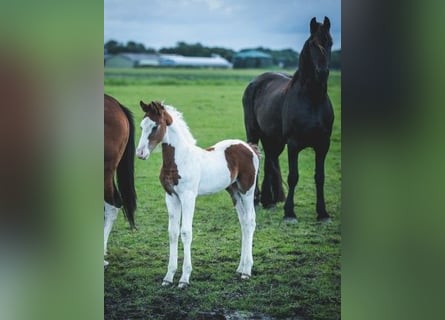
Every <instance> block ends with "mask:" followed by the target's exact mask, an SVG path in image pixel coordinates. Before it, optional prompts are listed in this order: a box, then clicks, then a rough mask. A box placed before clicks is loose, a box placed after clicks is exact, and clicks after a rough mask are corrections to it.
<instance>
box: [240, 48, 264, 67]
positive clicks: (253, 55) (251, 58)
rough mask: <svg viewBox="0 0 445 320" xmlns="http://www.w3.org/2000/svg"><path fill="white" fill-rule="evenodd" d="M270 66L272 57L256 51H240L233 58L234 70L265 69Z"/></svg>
mask: <svg viewBox="0 0 445 320" xmlns="http://www.w3.org/2000/svg"><path fill="white" fill-rule="evenodd" d="M272 64H273V61H272V56H271V55H270V54H267V53H264V52H262V51H258V50H249V51H241V52H238V53H237V54H235V56H234V57H233V67H234V68H267V67H270V66H271V65H272Z"/></svg>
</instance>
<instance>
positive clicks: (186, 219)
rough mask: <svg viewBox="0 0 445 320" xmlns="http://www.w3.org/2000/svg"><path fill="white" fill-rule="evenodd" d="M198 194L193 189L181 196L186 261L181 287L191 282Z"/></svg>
mask: <svg viewBox="0 0 445 320" xmlns="http://www.w3.org/2000/svg"><path fill="white" fill-rule="evenodd" d="M196 194H197V193H194V192H192V191H186V192H184V193H183V194H182V196H181V205H182V224H181V240H182V244H183V247H184V263H183V265H182V276H181V279H180V280H179V285H178V287H179V288H184V287H186V286H187V285H188V284H189V279H190V274H191V273H192V254H191V246H192V236H193V232H192V224H193V214H194V212H195V202H196Z"/></svg>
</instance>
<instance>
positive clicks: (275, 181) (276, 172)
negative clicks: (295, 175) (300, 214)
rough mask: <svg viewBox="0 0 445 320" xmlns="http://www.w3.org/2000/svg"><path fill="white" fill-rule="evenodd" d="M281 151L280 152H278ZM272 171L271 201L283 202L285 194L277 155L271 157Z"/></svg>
mask: <svg viewBox="0 0 445 320" xmlns="http://www.w3.org/2000/svg"><path fill="white" fill-rule="evenodd" d="M280 153H281V152H280ZM272 165H273V173H272V194H273V196H272V197H273V202H274V203H277V202H283V201H284V200H286V196H285V195H284V191H283V178H282V177H281V168H280V161H279V158H278V156H277V157H276V158H274V159H273V161H272Z"/></svg>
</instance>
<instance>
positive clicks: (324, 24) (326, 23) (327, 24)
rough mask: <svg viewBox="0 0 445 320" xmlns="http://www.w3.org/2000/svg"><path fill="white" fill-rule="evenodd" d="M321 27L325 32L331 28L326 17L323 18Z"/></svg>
mask: <svg viewBox="0 0 445 320" xmlns="http://www.w3.org/2000/svg"><path fill="white" fill-rule="evenodd" d="M323 27H324V28H325V30H326V31H329V29H330V28H331V21H329V18H328V17H324V21H323Z"/></svg>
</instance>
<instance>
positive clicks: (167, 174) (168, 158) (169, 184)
mask: <svg viewBox="0 0 445 320" xmlns="http://www.w3.org/2000/svg"><path fill="white" fill-rule="evenodd" d="M179 179H181V176H180V175H179V172H178V167H177V165H176V163H175V148H174V147H173V146H171V145H169V144H167V143H163V144H162V168H161V173H160V175H159V180H160V181H161V184H162V186H163V187H164V190H165V192H167V193H168V194H169V195H172V194H176V192H175V190H174V186H176V185H178V183H179Z"/></svg>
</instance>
